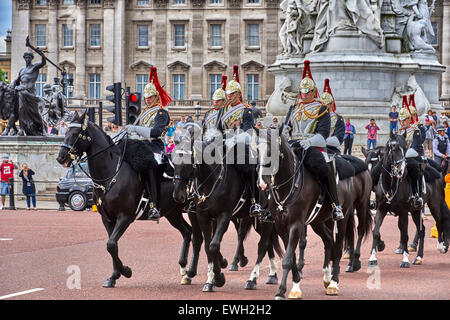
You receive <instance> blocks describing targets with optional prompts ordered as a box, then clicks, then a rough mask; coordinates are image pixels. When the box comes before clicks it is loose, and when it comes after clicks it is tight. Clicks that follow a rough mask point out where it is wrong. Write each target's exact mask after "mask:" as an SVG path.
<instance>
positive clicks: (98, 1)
mask: <svg viewBox="0 0 450 320" xmlns="http://www.w3.org/2000/svg"><path fill="white" fill-rule="evenodd" d="M90 4H102V0H91V1H90Z"/></svg>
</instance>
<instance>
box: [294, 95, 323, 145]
mask: <svg viewBox="0 0 450 320" xmlns="http://www.w3.org/2000/svg"><path fill="white" fill-rule="evenodd" d="M321 107H322V104H321V103H320V102H317V101H314V102H311V103H309V104H305V105H303V107H302V105H301V104H299V105H298V106H297V107H296V108H295V109H294V111H293V112H292V114H291V116H290V123H291V126H292V132H291V136H292V138H293V139H298V138H301V137H304V138H308V137H311V136H312V135H314V132H315V130H316V127H317V121H318V118H316V117H313V115H317V114H318V113H319V112H320V108H321Z"/></svg>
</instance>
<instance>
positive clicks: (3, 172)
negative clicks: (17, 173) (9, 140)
mask: <svg viewBox="0 0 450 320" xmlns="http://www.w3.org/2000/svg"><path fill="white" fill-rule="evenodd" d="M14 169H17V165H15V164H14V163H13V161H12V160H11V159H9V156H8V155H4V156H3V161H2V164H1V167H0V180H1V185H0V195H1V198H2V203H1V205H0V210H2V209H3V207H4V206H5V198H6V196H7V195H9V194H10V185H9V179H10V178H14Z"/></svg>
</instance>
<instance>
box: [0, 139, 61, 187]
mask: <svg viewBox="0 0 450 320" xmlns="http://www.w3.org/2000/svg"><path fill="white" fill-rule="evenodd" d="M63 141H64V137H62V136H61V137H0V154H2V155H4V154H8V155H9V158H10V159H11V160H12V161H13V162H14V163H15V164H16V165H17V166H18V169H17V170H14V173H15V174H14V180H15V181H16V187H15V190H16V193H21V192H22V189H21V188H20V186H19V184H20V185H21V182H22V179H21V178H19V172H20V171H21V170H22V164H23V163H24V162H26V163H27V164H28V166H29V167H30V168H31V169H32V170H33V171H34V172H35V173H36V174H35V176H34V177H33V178H34V180H35V181H59V178H61V177H62V176H63V175H64V174H65V173H66V170H67V169H65V168H63V167H62V166H61V165H60V164H59V163H58V162H57V161H56V158H57V157H58V153H59V150H60V147H61V144H62V143H63ZM17 182H19V183H17ZM54 186H55V184H54V183H48V184H44V183H36V192H37V193H39V192H40V191H44V190H45V189H47V188H48V187H54ZM18 187H19V188H18ZM55 192H56V190H55Z"/></svg>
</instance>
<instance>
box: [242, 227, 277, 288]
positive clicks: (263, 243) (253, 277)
mask: <svg viewBox="0 0 450 320" xmlns="http://www.w3.org/2000/svg"><path fill="white" fill-rule="evenodd" d="M271 226H272V224H270V223H262V224H261V229H262V230H261V234H260V239H259V242H258V258H257V259H256V263H255V266H254V267H253V270H252V273H251V274H250V278H249V279H248V280H247V282H246V283H245V289H246V290H256V282H257V280H258V278H259V269H260V265H261V261H262V260H263V258H264V256H265V255H266V252H267V248H268V247H269V242H270V237H271V235H272V230H271V229H269V230H266V229H268V228H269V227H271Z"/></svg>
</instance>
